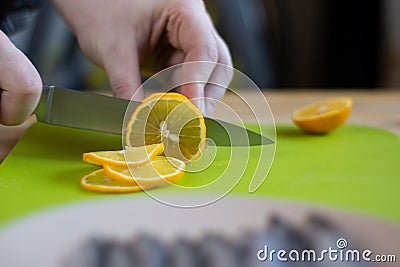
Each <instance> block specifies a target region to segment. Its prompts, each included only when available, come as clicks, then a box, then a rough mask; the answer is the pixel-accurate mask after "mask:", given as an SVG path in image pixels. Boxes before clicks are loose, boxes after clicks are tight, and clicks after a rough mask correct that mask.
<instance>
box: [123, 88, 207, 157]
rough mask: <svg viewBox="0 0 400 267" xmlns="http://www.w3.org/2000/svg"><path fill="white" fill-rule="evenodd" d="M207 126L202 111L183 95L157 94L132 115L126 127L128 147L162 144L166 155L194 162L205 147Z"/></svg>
mask: <svg viewBox="0 0 400 267" xmlns="http://www.w3.org/2000/svg"><path fill="white" fill-rule="evenodd" d="M205 138H206V126H205V124H204V117H203V115H202V114H201V112H200V111H199V110H198V109H197V108H196V107H195V106H194V105H193V104H192V103H191V102H190V101H189V100H188V99H187V98H186V97H184V96H183V95H181V94H178V93H155V94H152V95H150V96H149V97H147V98H146V99H145V100H144V101H143V102H142V104H141V105H140V106H138V107H137V109H136V110H135V111H134V112H133V114H132V116H131V117H130V120H129V122H128V124H127V131H126V144H127V146H133V147H136V146H144V145H150V144H157V143H163V144H164V154H165V155H166V156H168V157H173V158H177V159H179V160H182V161H193V160H196V159H198V158H199V157H200V155H201V153H202V151H203V150H204V148H205V143H206V142H205Z"/></svg>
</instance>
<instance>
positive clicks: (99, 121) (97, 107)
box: [35, 85, 274, 146]
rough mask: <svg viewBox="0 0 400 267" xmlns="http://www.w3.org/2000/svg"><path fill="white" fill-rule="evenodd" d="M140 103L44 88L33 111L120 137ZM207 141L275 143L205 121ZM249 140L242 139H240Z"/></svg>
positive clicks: (50, 120) (39, 117)
mask: <svg viewBox="0 0 400 267" xmlns="http://www.w3.org/2000/svg"><path fill="white" fill-rule="evenodd" d="M140 104H141V103H140V102H135V101H129V100H125V99H120V98H115V97H110V96H105V95H99V94H93V93H88V92H82V91H77V90H73V89H66V88H61V87H56V86H48V85H44V86H43V91H42V95H41V97H40V100H39V104H38V106H37V108H36V110H35V114H36V117H37V120H38V121H40V122H44V123H48V124H54V125H59V126H65V127H71V128H79V129H86V130H92V131H97V132H105V133H111V134H121V133H122V127H123V121H124V116H125V112H126V110H127V108H128V105H130V106H129V108H130V109H131V108H133V109H135V108H136V107H137V106H138V105H140ZM204 120H205V125H206V129H207V130H206V133H207V138H210V139H212V140H213V141H214V143H215V144H216V145H218V146H248V145H266V144H272V143H274V141H273V140H271V139H270V138H268V137H265V136H263V135H260V134H258V133H256V132H254V131H251V130H248V129H246V128H243V127H240V126H236V125H234V124H232V123H229V122H225V121H221V120H216V119H211V118H207V117H205V118H204ZM246 136H247V137H248V140H247V138H243V137H246Z"/></svg>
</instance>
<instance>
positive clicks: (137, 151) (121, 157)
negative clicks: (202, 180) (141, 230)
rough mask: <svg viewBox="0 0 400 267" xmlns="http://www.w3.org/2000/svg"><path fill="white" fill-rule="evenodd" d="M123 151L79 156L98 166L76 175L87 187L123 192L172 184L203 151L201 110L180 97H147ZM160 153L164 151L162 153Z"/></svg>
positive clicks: (133, 120) (132, 120)
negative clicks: (82, 174) (80, 176)
mask: <svg viewBox="0 0 400 267" xmlns="http://www.w3.org/2000/svg"><path fill="white" fill-rule="evenodd" d="M126 137H127V139H126V149H125V150H121V151H97V152H88V153H84V154H83V161H84V162H85V163H88V164H92V165H96V166H102V169H99V170H96V171H94V172H92V173H90V174H88V175H86V176H84V177H82V179H81V186H82V187H84V188H85V189H88V190H90V191H97V192H113V193H127V192H136V191H141V190H144V189H150V188H154V187H158V186H160V185H165V184H168V183H176V182H177V181H179V180H180V179H181V178H182V176H183V174H184V172H185V166H186V163H185V162H188V161H194V160H196V159H198V158H199V157H200V156H201V153H202V152H203V150H204V149H205V138H206V127H205V124H204V118H203V116H202V114H201V112H200V111H199V110H198V109H197V108H196V107H195V106H194V105H193V104H192V103H191V102H190V101H189V100H188V99H187V98H186V97H184V96H183V95H180V94H177V93H156V94H153V95H151V96H149V97H148V98H146V99H145V100H144V101H143V103H142V104H141V105H140V106H139V107H138V108H137V109H136V110H135V112H134V113H133V114H132V116H131V118H130V120H129V123H128V125H127V132H126ZM161 154H163V155H161Z"/></svg>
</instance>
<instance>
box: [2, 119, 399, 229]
mask: <svg viewBox="0 0 400 267" xmlns="http://www.w3.org/2000/svg"><path fill="white" fill-rule="evenodd" d="M277 132H278V138H277V150H276V156H275V161H274V163H273V166H272V169H271V171H270V174H269V175H268V177H267V180H266V181H265V182H264V183H263V185H262V186H261V187H260V188H259V190H257V191H256V192H255V193H254V195H256V196H257V197H259V196H272V197H278V198H284V199H295V200H301V201H306V202H311V203H318V204H327V205H329V206H335V207H339V208H345V209H348V210H355V211H357V212H362V213H367V214H371V215H374V216H377V217H382V218H387V219H389V220H392V221H396V222H399V221H400V209H399V208H398V206H399V204H400V194H399V188H400V138H399V137H398V136H396V135H394V134H392V133H390V132H387V131H385V130H381V129H377V128H368V127H362V126H353V125H347V126H344V127H342V128H340V129H338V130H336V131H334V132H332V133H330V134H328V135H321V136H312V135H306V134H303V133H302V132H301V131H299V130H297V129H296V128H295V127H292V126H278V127H277ZM120 148H121V139H120V137H119V136H116V135H108V134H102V133H94V132H90V131H85V130H77V129H70V128H63V127H57V126H50V125H46V124H42V123H36V124H35V125H33V126H32V127H31V128H30V129H29V130H28V131H27V133H26V134H25V136H24V137H23V138H22V139H21V140H20V142H19V143H18V144H17V146H16V147H15V149H14V150H13V151H12V152H11V153H10V155H9V156H8V157H7V158H6V160H5V161H4V162H3V163H2V164H1V165H0V203H1V206H0V223H5V222H8V221H9V220H11V219H15V218H17V217H19V216H21V215H25V214H28V213H31V212H35V211H38V210H42V209H44V208H48V207H51V206H55V205H58V204H64V203H69V202H73V201H80V200H84V199H94V198H115V197H118V195H110V194H101V193H92V192H88V191H85V190H84V189H81V188H80V186H79V180H80V178H81V177H82V176H83V175H85V174H87V173H89V172H91V171H93V170H95V169H97V168H96V167H94V166H90V165H86V164H84V163H82V161H81V157H82V153H83V152H86V151H94V150H113V149H120ZM238 149H246V148H238ZM259 151H260V150H259V147H251V149H250V160H249V165H248V169H247V170H246V172H245V175H244V177H243V179H242V180H241V181H240V182H239V184H238V185H237V186H236V187H235V188H234V190H233V191H232V193H233V194H249V193H248V191H247V189H248V185H249V182H250V179H251V176H252V175H251V174H252V170H253V169H254V168H255V166H256V165H257V155H258V153H259ZM229 154H230V151H229V149H228V148H218V153H217V159H216V160H215V161H214V164H213V165H212V166H211V167H210V168H208V169H207V170H206V171H204V172H202V173H197V174H185V176H184V179H183V180H182V181H181V182H180V183H181V184H184V185H189V184H192V185H201V184H202V183H203V182H205V181H207V180H208V179H209V177H210V175H215V174H216V173H218V172H222V171H223V169H224V163H226V162H228V161H229ZM236 161H237V162H233V163H234V165H238V166H240V165H243V163H242V161H243V160H242V159H236ZM161 190H169V189H168V188H164V189H161ZM139 194H142V196H143V197H147V196H146V195H145V194H143V193H139Z"/></svg>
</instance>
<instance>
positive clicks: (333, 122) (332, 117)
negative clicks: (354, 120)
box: [292, 97, 353, 134]
mask: <svg viewBox="0 0 400 267" xmlns="http://www.w3.org/2000/svg"><path fill="white" fill-rule="evenodd" d="M352 106H353V101H352V99H351V98H345V97H342V98H334V99H329V100H326V101H322V102H318V103H314V104H311V105H308V106H306V107H303V108H301V109H299V110H296V111H294V112H293V114H292V120H293V122H294V123H295V124H296V125H297V126H299V127H300V128H301V129H302V130H304V131H306V132H309V133H315V134H323V133H327V132H330V131H332V130H334V129H335V128H337V127H339V126H340V125H342V124H344V123H345V122H346V120H347V118H348V117H349V115H350V112H351V108H352Z"/></svg>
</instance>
